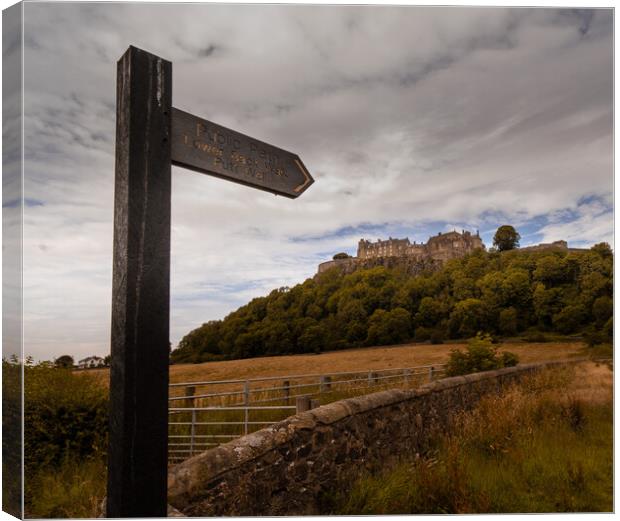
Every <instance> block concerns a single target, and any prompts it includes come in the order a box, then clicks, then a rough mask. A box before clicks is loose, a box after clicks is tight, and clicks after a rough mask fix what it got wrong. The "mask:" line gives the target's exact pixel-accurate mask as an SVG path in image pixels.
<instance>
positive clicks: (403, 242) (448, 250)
mask: <svg viewBox="0 0 620 521" xmlns="http://www.w3.org/2000/svg"><path fill="white" fill-rule="evenodd" d="M477 249H482V250H484V249H486V248H485V246H484V243H483V242H482V239H481V238H480V234H479V233H478V232H476V235H474V234H472V233H471V232H469V231H466V230H462V231H461V233H459V232H457V231H456V230H454V231H451V232H448V233H438V234H437V235H434V236H432V237H429V239H428V241H427V242H426V243H423V242H420V243H418V242H416V241H413V244H412V243H411V241H409V239H408V238H404V239H393V238H392V237H390V238H389V239H387V240H385V241H382V240H381V239H379V240H377V242H370V241H368V240H366V239H361V240H360V241H359V243H358V245H357V257H347V258H335V259H334V260H331V261H327V262H323V263H321V264H319V273H322V272H324V271H326V270H328V269H330V268H333V267H334V266H338V267H340V268H342V269H344V270H345V271H352V270H355V269H356V268H358V267H360V266H367V267H369V266H371V265H375V264H377V263H379V264H382V265H387V264H392V263H393V262H397V261H398V259H397V258H400V259H403V258H404V259H406V261H407V262H408V263H409V264H411V267H412V268H411V269H418V268H420V269H421V268H422V266H430V265H435V266H438V265H441V264H442V263H443V262H445V261H448V260H450V259H455V258H457V257H463V256H464V255H467V254H468V253H471V252H472V251H474V250H477ZM414 265H415V266H414Z"/></svg>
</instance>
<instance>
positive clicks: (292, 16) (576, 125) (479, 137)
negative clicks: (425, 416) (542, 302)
mask: <svg viewBox="0 0 620 521" xmlns="http://www.w3.org/2000/svg"><path fill="white" fill-rule="evenodd" d="M25 14H26V22H25V32H26V38H25V40H26V57H25V71H24V73H25V84H26V90H25V96H26V114H25V122H24V124H25V136H26V140H25V153H26V164H25V168H26V173H27V178H26V182H25V197H27V199H28V201H30V202H31V203H32V204H29V205H27V207H26V208H25V223H24V268H25V270H26V271H25V287H24V295H25V310H24V311H25V328H26V338H25V341H26V350H27V351H28V352H29V353H32V354H34V355H35V356H36V357H38V358H50V357H54V356H58V355H60V354H62V353H64V352H68V353H69V354H73V355H74V356H76V357H82V356H86V355H89V354H100V355H101V354H105V353H106V352H107V351H108V346H109V326H110V297H111V280H112V272H111V266H112V252H111V244H112V206H113V189H114V186H113V184H114V175H113V171H114V121H115V114H114V110H115V109H114V107H115V73H116V60H117V59H118V58H119V57H120V56H121V55H122V53H123V52H124V51H125V49H126V48H127V47H128V45H130V44H132V45H136V46H138V47H141V48H144V49H146V50H149V51H151V52H153V53H155V54H158V55H161V56H163V57H165V58H167V59H169V60H171V61H172V62H173V74H174V105H175V106H176V107H178V108H180V109H183V110H187V111H190V112H192V113H195V114H197V115H200V116H203V117H206V118H207V119H211V120H213V121H216V122H218V123H220V124H222V125H224V126H227V127H231V128H235V129H236V130H238V131H240V132H243V133H246V134H249V135H252V136H254V137H256V138H258V139H261V140H263V141H266V142H270V143H273V144H275V145H277V146H279V147H281V148H284V149H287V150H291V151H293V152H296V153H299V154H300V156H301V157H302V158H303V160H304V163H305V164H306V166H307V167H308V168H309V169H310V171H311V172H312V174H313V175H314V177H315V179H316V183H315V184H314V185H313V186H312V187H311V188H310V189H309V190H308V191H307V192H306V193H305V194H304V195H303V196H302V197H300V198H299V199H298V200H294V201H293V200H289V199H285V198H281V197H274V196H273V195H270V194H267V193H263V192H260V191H256V190H252V189H249V188H245V187H240V186H239V185H236V184H233V183H226V182H223V181H221V180H219V179H215V178H212V177H209V176H205V175H201V174H197V173H193V172H189V171H185V170H182V169H179V168H173V197H172V212H173V220H172V308H171V312H172V319H171V332H172V333H171V334H172V339H171V340H172V341H173V343H176V342H178V340H179V339H180V338H181V337H182V336H183V335H184V334H185V333H186V332H188V331H189V330H190V329H191V328H194V327H196V326H198V325H200V324H201V323H203V322H205V321H207V320H210V319H216V318H222V317H223V316H224V315H225V314H226V313H228V312H230V311H232V310H233V309H235V308H236V307H237V306H239V305H241V304H243V303H245V302H247V300H249V299H250V298H252V297H254V296H258V295H261V294H265V293H267V292H268V291H270V290H271V289H273V288H276V287H280V286H284V285H293V284H295V283H297V282H300V281H302V280H303V279H304V278H306V277H309V276H312V275H313V273H314V272H315V270H316V265H317V264H318V263H319V262H321V261H323V260H327V259H328V258H330V257H331V255H333V254H334V253H336V252H339V251H347V252H349V253H354V252H355V249H356V245H357V241H358V240H359V239H360V238H361V237H367V238H373V239H374V238H378V237H385V236H388V235H392V236H409V237H410V238H411V239H412V240H419V241H423V240H426V238H427V237H428V236H429V235H431V234H435V233H437V232H438V231H442V230H444V229H446V227H448V228H449V227H456V228H457V229H460V228H469V229H476V228H479V229H480V230H481V234H482V236H483V238H484V240H485V241H486V242H487V244H490V239H491V238H492V235H493V233H494V230H495V229H496V228H497V226H498V225H500V224H505V223H512V224H514V225H515V226H517V227H518V228H519V229H520V230H521V231H522V236H523V240H522V242H523V243H524V244H526V243H530V242H534V241H538V240H545V241H547V240H558V239H567V240H569V242H571V243H574V244H578V245H586V246H587V245H590V244H593V243H595V242H599V241H600V240H608V241H611V236H612V219H611V210H612V201H611V192H612V172H613V159H612V157H613V156H612V146H613V141H612V85H613V82H612V70H613V69H612V63H613V61H612V60H613V50H612V35H613V23H612V19H613V14H612V11H611V10H604V9H601V10H595V11H587V10H558V9H504V8H448V7H442V8H438V7H393V6H384V7H375V6H340V7H334V6H302V5H297V6H291V5H288V6H287V5H234V4H233V5H223V4H211V5H207V4H170V5H168V4H121V3H116V4H115V3H108V4H79V3H66V4H62V3H53V4H46V3H29V4H26V5H25Z"/></svg>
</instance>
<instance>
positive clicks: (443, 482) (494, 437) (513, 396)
mask: <svg viewBox="0 0 620 521" xmlns="http://www.w3.org/2000/svg"><path fill="white" fill-rule="evenodd" d="M612 389H613V373H612V372H611V371H610V368H609V366H607V365H605V364H596V363H593V362H588V363H583V364H579V365H578V366H577V367H575V366H566V367H559V368H554V369H548V370H545V371H542V372H540V373H536V374H535V375H532V376H529V377H525V378H524V379H523V380H522V381H521V383H519V384H516V385H515V386H513V387H510V388H508V389H507V390H505V391H504V392H503V393H502V394H500V395H495V394H489V395H487V396H485V397H483V398H482V399H481V401H480V402H479V404H478V406H477V407H476V408H475V409H473V410H472V411H467V412H463V413H461V414H459V415H457V417H456V418H455V425H454V426H453V428H452V429H450V430H449V432H447V433H445V434H444V435H443V436H440V437H439V438H438V439H437V440H434V441H435V443H436V445H435V446H433V447H432V448H431V450H429V451H428V452H427V453H425V454H423V455H422V456H421V457H420V455H416V456H415V457H414V455H409V456H406V455H403V460H401V462H400V463H399V464H398V465H397V466H396V467H394V468H387V469H385V471H383V472H380V473H378V474H375V475H371V474H364V475H362V476H360V478H359V480H358V481H357V482H356V483H355V485H354V486H353V488H352V489H348V484H346V485H345V484H343V490H341V491H338V492H336V493H335V494H333V493H331V494H327V495H326V505H329V504H330V502H331V507H329V506H328V509H327V510H328V512H329V513H338V514H349V515H351V514H353V515H360V514H384V515H385V514H431V513H432V514H447V513H451V514H454V513H460V514H463V513H525V512H540V513H545V512H611V511H612V510H613V465H612V461H613V405H612ZM325 513H327V512H325Z"/></svg>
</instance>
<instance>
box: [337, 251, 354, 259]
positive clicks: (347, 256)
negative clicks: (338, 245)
mask: <svg viewBox="0 0 620 521" xmlns="http://www.w3.org/2000/svg"><path fill="white" fill-rule="evenodd" d="M350 257H351V256H350V255H349V254H347V253H344V252H341V253H336V255H334V256H333V259H334V260H340V259H348V258H350Z"/></svg>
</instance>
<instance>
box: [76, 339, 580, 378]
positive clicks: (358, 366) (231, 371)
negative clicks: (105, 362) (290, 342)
mask: <svg viewBox="0 0 620 521" xmlns="http://www.w3.org/2000/svg"><path fill="white" fill-rule="evenodd" d="M464 347H465V344H463V343H459V344H440V345H429V344H406V345H398V346H387V347H368V348H362V349H349V350H344V351H331V352H328V353H322V354H318V355H292V356H271V357H262V358H252V359H245V360H229V361H225V362H205V363H202V364H179V365H173V366H170V382H171V383H175V382H191V381H199V380H229V379H246V378H258V377H261V376H286V375H297V374H306V373H333V372H340V371H365V370H371V369H376V370H379V369H390V368H398V367H414V366H419V365H430V364H441V363H445V362H446V361H447V360H448V356H449V354H450V351H451V350H452V349H459V348H461V349H462V348H464ZM583 348H584V344H583V343H581V342H545V343H507V344H503V345H500V351H501V350H506V351H512V352H513V353H516V354H517V355H518V356H519V361H520V362H521V363H529V362H540V361H545V360H558V359H565V358H572V357H576V356H581V355H582V354H583V352H582V350H583ZM84 374H88V375H91V376H95V377H97V378H100V379H101V380H102V381H103V382H107V380H108V370H107V369H97V370H92V371H88V372H85V373H84Z"/></svg>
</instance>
